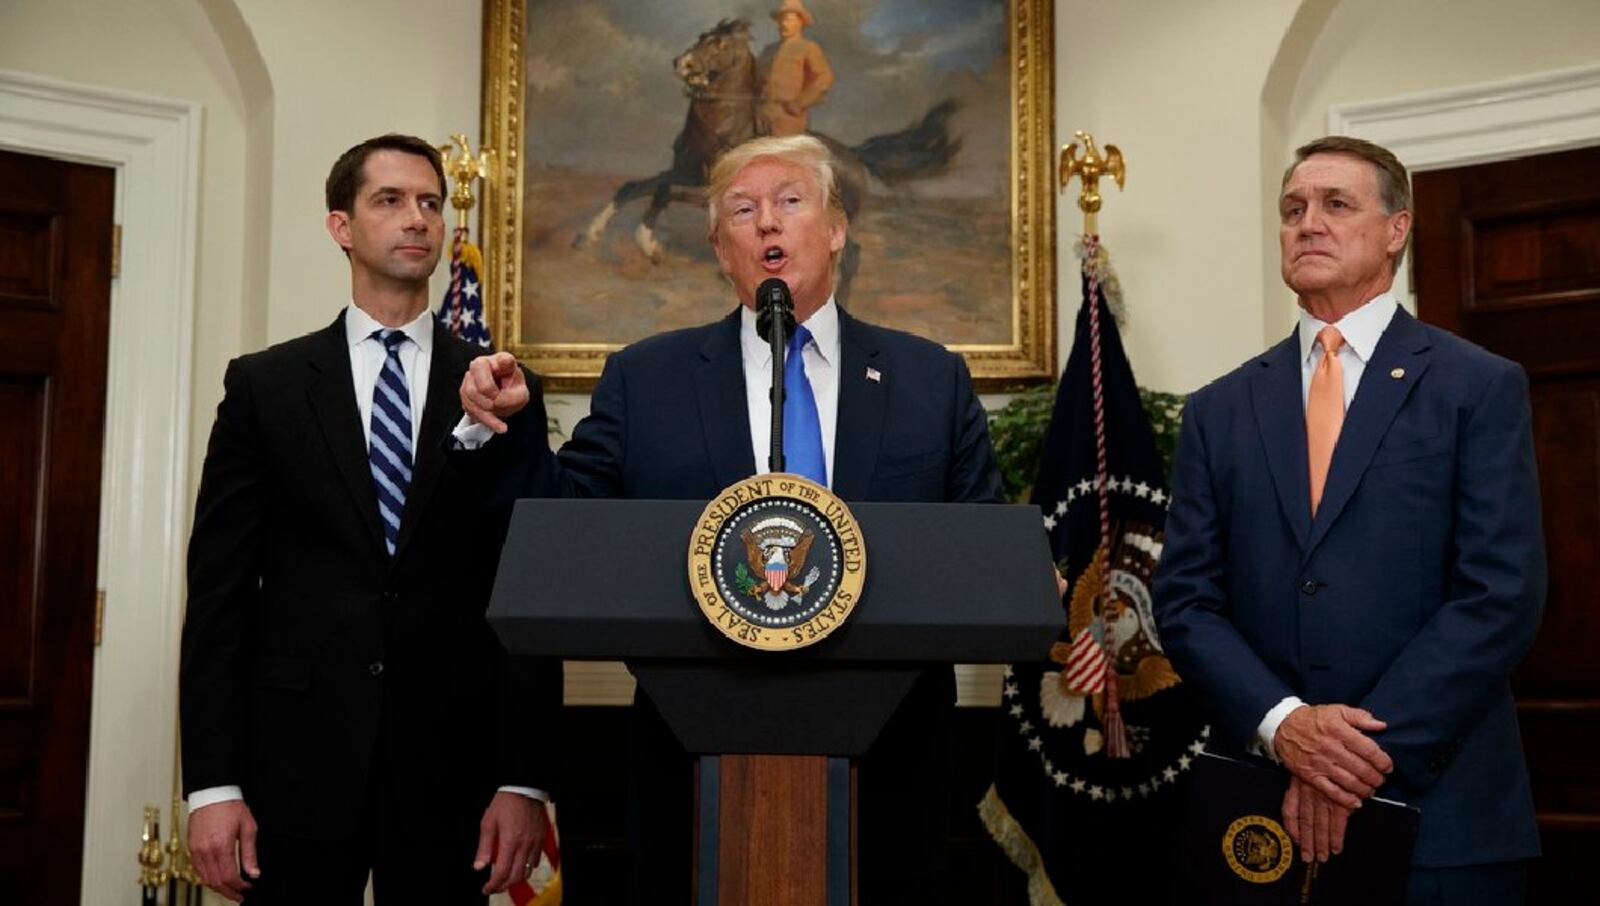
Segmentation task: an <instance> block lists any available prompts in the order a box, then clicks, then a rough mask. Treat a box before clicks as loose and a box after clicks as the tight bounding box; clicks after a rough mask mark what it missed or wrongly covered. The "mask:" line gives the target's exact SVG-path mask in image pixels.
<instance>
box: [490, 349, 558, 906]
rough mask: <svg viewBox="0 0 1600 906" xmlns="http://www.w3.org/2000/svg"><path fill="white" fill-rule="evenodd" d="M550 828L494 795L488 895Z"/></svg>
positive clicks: (524, 863) (529, 807)
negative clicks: (491, 867) (492, 867)
mask: <svg viewBox="0 0 1600 906" xmlns="http://www.w3.org/2000/svg"><path fill="white" fill-rule="evenodd" d="M480 361H481V360H480ZM546 830H547V828H546V826H545V820H544V803H543V802H540V801H539V800H537V799H530V798H528V797H527V796H524V795H522V794H521V793H508V792H503V791H502V792H498V793H495V794H494V799H492V800H490V801H489V807H488V808H487V809H484V812H483V820H482V821H480V822H478V856H477V858H476V859H475V860H473V863H472V869H473V871H482V870H483V867H484V866H486V865H490V864H492V865H493V866H494V869H493V870H492V871H490V872H489V881H488V883H486V884H484V885H483V892H484V894H485V895H486V896H487V895H488V894H491V893H499V892H500V891H502V890H505V889H506V888H507V887H509V886H510V885H511V884H512V883H513V882H516V881H523V880H526V879H527V877H528V875H530V874H532V873H533V863H534V862H535V861H536V860H537V859H538V858H539V853H540V851H541V850H542V849H543V847H544V835H545V831H546Z"/></svg>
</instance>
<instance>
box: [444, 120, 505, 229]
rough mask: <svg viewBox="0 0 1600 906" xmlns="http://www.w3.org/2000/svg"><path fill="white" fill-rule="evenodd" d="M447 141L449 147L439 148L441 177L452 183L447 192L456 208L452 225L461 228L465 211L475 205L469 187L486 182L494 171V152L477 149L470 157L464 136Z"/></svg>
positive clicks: (470, 150)
mask: <svg viewBox="0 0 1600 906" xmlns="http://www.w3.org/2000/svg"><path fill="white" fill-rule="evenodd" d="M450 139H451V142H453V144H449V143H447V144H443V145H440V146H439V153H440V154H441V155H443V157H444V172H445V175H446V176H448V177H449V178H450V181H451V182H453V183H455V187H454V188H452V189H451V190H450V205H451V207H453V208H455V209H456V226H457V227H458V228H460V229H465V228H466V226H467V212H469V211H471V210H472V206H473V205H474V204H476V203H477V198H475V197H474V196H473V194H472V185H473V183H475V182H477V181H478V180H480V179H483V180H487V179H489V178H490V176H491V174H492V173H493V172H494V149H492V148H480V149H479V150H478V153H477V155H473V153H472V146H471V145H470V144H468V143H467V137H466V135H465V134H463V133H460V132H456V133H452V134H451V136H450Z"/></svg>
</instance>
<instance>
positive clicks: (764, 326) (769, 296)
mask: <svg viewBox="0 0 1600 906" xmlns="http://www.w3.org/2000/svg"><path fill="white" fill-rule="evenodd" d="M774 317H777V318H780V319H781V323H782V325H783V326H782V328H781V331H782V332H781V333H780V334H779V336H778V342H779V343H782V342H784V341H786V340H788V339H789V337H790V336H791V335H792V334H793V333H794V299H793V297H791V296H790V295H789V284H787V283H785V282H783V280H781V279H779V278H778V277H770V278H768V279H766V280H763V281H761V285H760V286H758V287H756V333H758V334H760V336H761V339H763V340H766V341H768V342H771V341H772V319H773V318H774Z"/></svg>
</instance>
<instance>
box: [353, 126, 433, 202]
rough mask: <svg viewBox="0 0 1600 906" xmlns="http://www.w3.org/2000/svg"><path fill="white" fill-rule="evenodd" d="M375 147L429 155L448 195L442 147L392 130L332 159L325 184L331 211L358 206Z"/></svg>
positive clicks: (376, 149)
mask: <svg viewBox="0 0 1600 906" xmlns="http://www.w3.org/2000/svg"><path fill="white" fill-rule="evenodd" d="M374 151H399V152H401V153H402V154H415V155H417V156H418V157H425V158H427V159H428V163H429V164H430V165H432V167H433V172H435V173H437V174H438V175H439V197H441V198H443V197H444V196H445V194H446V186H445V181H444V159H443V158H441V157H440V156H439V149H438V148H435V147H434V146H433V145H430V144H428V143H427V142H425V141H423V140H422V139H420V138H417V137H416V136H414V135H400V134H399V133H395V132H391V133H389V134H388V135H380V136H378V137H377V138H369V139H367V140H366V141H364V142H362V143H361V144H359V145H356V146H355V147H354V148H351V149H350V150H349V151H346V152H345V153H343V154H341V155H339V159H338V160H336V161H334V162H333V169H332V170H329V171H328V182H327V184H326V185H325V186H324V187H323V192H324V194H325V195H326V196H327V201H328V210H329V211H346V212H353V211H354V210H355V202H356V193H358V192H360V191H361V185H362V179H363V177H364V175H365V174H364V172H363V170H364V168H365V167H366V163H367V158H368V157H370V156H372V152H374Z"/></svg>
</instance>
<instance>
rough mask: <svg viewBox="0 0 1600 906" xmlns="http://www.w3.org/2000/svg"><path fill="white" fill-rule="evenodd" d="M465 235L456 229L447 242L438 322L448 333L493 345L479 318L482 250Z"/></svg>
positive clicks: (480, 311) (480, 312)
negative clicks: (447, 270)
mask: <svg viewBox="0 0 1600 906" xmlns="http://www.w3.org/2000/svg"><path fill="white" fill-rule="evenodd" d="M468 234H469V231H468V229H467V228H466V227H460V228H458V229H457V230H456V236H455V241H454V242H452V243H451V244H450V288H449V289H447V290H445V294H444V303H443V304H441V305H440V306H439V316H438V317H439V323H440V324H441V325H442V326H443V327H444V329H445V330H448V331H450V333H451V335H452V336H457V337H460V338H461V339H463V340H466V341H467V342H469V343H476V344H478V345H479V346H482V347H483V348H485V349H489V348H492V347H493V345H494V344H493V343H492V341H491V340H490V338H489V322H488V321H486V320H484V317H483V281H482V280H481V279H479V276H478V275H479V274H481V273H482V272H483V253H482V252H480V251H479V250H478V247H477V246H476V245H473V244H472V240H471V239H469V238H468Z"/></svg>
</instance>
